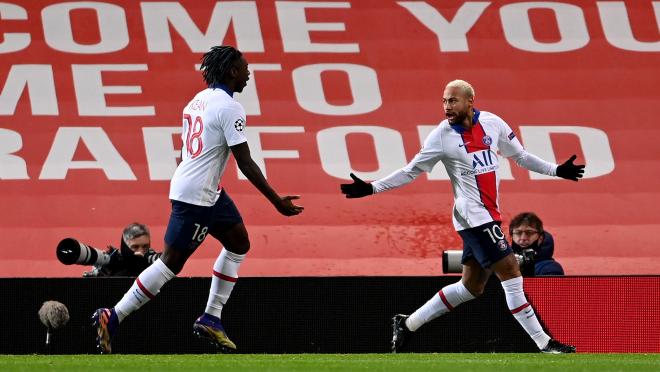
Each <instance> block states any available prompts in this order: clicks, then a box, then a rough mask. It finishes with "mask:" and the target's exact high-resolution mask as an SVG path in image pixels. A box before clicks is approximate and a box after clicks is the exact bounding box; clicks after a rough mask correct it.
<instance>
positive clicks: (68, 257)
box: [56, 238, 121, 266]
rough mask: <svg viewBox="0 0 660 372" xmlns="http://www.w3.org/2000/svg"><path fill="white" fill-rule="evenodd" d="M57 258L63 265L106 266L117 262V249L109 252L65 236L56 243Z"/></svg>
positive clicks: (119, 258) (118, 256) (118, 259)
mask: <svg viewBox="0 0 660 372" xmlns="http://www.w3.org/2000/svg"><path fill="white" fill-rule="evenodd" d="M56 253H57V259H58V260H59V261H60V262H61V263H63V264H65V265H74V264H75V265H87V266H106V265H114V264H117V263H119V261H120V260H121V255H120V254H119V252H118V251H117V250H112V251H111V252H110V253H107V252H105V251H102V250H100V249H97V248H94V247H92V246H90V245H87V244H83V243H81V242H79V241H77V240H76V239H73V238H65V239H62V241H60V242H59V244H57V248H56Z"/></svg>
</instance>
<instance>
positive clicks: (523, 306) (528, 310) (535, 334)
mask: <svg viewBox="0 0 660 372" xmlns="http://www.w3.org/2000/svg"><path fill="white" fill-rule="evenodd" d="M502 288H504V295H505V296H506V304H507V305H508V306H509V310H511V314H513V316H514V318H516V320H517V321H518V323H520V325H521V326H522V327H523V329H524V330H525V332H527V334H528V335H529V337H531V338H532V340H534V342H535V343H536V346H538V348H539V349H543V348H544V347H546V346H547V345H548V341H550V336H548V335H547V334H546V333H545V332H544V331H543V327H541V323H539V320H538V319H537V318H536V314H535V313H534V309H533V308H532V306H531V305H530V304H529V302H527V298H525V292H524V291H523V278H522V276H519V277H517V278H513V279H509V280H505V281H503V282H502Z"/></svg>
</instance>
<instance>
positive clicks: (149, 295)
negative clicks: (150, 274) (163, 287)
mask: <svg viewBox="0 0 660 372" xmlns="http://www.w3.org/2000/svg"><path fill="white" fill-rule="evenodd" d="M135 282H136V283H137V285H138V287H139V288H140V290H141V291H142V292H144V294H146V295H147V297H149V299H150V300H153V299H154V298H156V296H154V295H153V294H151V292H149V291H148V290H147V288H146V287H145V286H143V285H142V282H141V281H140V278H137V279H135Z"/></svg>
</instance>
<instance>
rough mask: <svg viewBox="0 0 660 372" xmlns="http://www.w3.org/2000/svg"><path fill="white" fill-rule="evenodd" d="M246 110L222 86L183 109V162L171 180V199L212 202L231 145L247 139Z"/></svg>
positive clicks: (205, 203) (209, 91)
mask: <svg viewBox="0 0 660 372" xmlns="http://www.w3.org/2000/svg"><path fill="white" fill-rule="evenodd" d="M244 130H245V110H244V109H243V106H241V104H240V103H238V102H237V101H235V100H234V99H233V98H232V97H231V96H230V95H229V94H227V92H225V91H224V90H222V89H219V88H216V89H211V88H208V89H205V90H203V91H201V92H199V93H197V95H196V96H195V97H194V98H193V99H192V100H191V101H190V102H189V103H188V105H186V107H185V108H184V109H183V133H182V134H181V139H182V140H183V148H182V150H181V163H180V164H179V166H178V167H177V168H176V171H175V172H174V176H173V177H172V182H171V183H170V199H172V200H178V201H182V202H185V203H189V204H195V205H201V206H212V205H214V204H215V202H216V200H217V199H218V197H219V195H220V194H219V190H220V178H221V177H222V174H223V173H224V171H225V167H226V166H227V161H228V160H229V156H230V155H231V149H230V148H229V147H230V146H234V145H237V144H239V143H243V142H246V141H247V138H245V134H244V132H243V131H244Z"/></svg>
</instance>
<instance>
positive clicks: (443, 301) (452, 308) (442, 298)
mask: <svg viewBox="0 0 660 372" xmlns="http://www.w3.org/2000/svg"><path fill="white" fill-rule="evenodd" d="M438 294H439V295H440V299H441V300H442V303H443V304H445V306H447V309H449V311H452V310H454V307H453V306H451V304H450V303H449V301H447V297H445V294H444V293H442V289H441V290H440V292H438Z"/></svg>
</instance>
